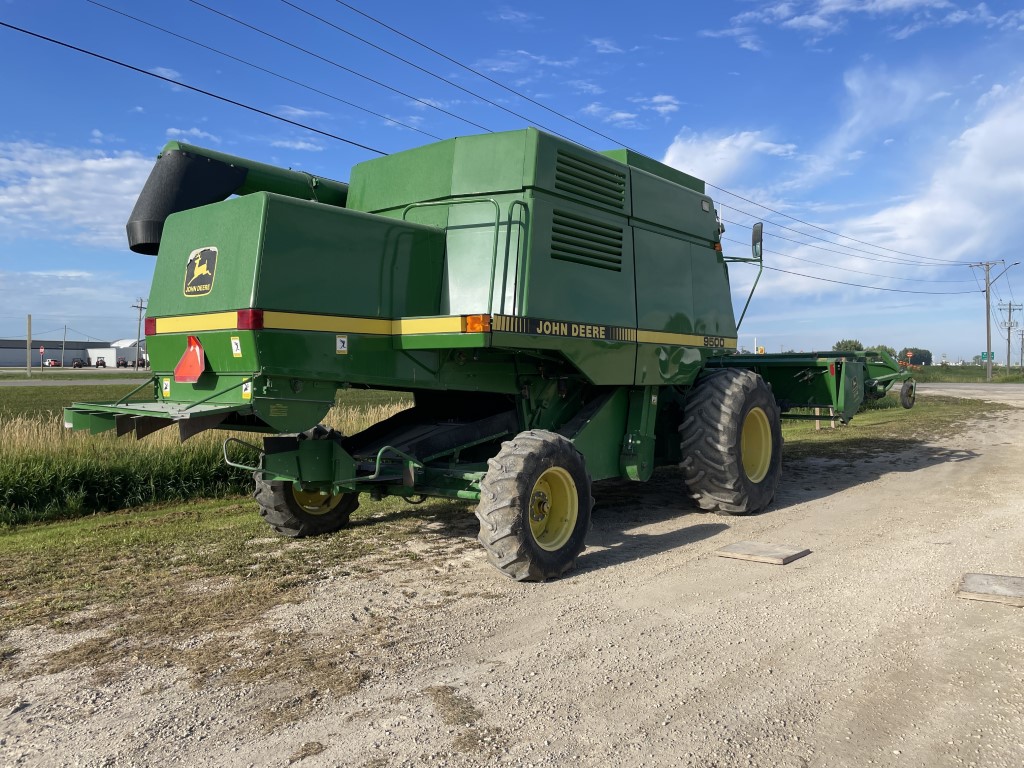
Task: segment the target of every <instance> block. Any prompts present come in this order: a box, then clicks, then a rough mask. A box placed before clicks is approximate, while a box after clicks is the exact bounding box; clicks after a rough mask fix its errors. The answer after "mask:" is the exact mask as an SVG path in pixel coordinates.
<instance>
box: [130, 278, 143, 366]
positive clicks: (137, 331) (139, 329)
mask: <svg viewBox="0 0 1024 768" xmlns="http://www.w3.org/2000/svg"><path fill="white" fill-rule="evenodd" d="M138 301H139V303H138V304H132V309H137V310H139V325H138V327H137V328H136V329H135V370H136V371H137V370H139V345H140V344H141V343H142V313H143V312H144V311H145V310H146V303H145V301H143V299H142V297H141V296H140V297H139V299H138Z"/></svg>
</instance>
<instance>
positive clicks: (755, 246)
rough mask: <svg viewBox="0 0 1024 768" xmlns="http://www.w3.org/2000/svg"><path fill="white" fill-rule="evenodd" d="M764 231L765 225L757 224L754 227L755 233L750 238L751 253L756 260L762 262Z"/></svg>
mask: <svg viewBox="0 0 1024 768" xmlns="http://www.w3.org/2000/svg"><path fill="white" fill-rule="evenodd" d="M763 230H764V224H763V223H762V222H760V221H759V222H757V224H755V225H754V231H753V233H752V235H751V237H750V252H751V254H752V255H753V257H754V258H755V259H757V260H758V261H760V260H761V235H762V232H763Z"/></svg>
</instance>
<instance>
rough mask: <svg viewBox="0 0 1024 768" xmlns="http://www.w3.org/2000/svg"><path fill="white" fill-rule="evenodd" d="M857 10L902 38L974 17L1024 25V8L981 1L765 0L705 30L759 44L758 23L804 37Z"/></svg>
mask: <svg viewBox="0 0 1024 768" xmlns="http://www.w3.org/2000/svg"><path fill="white" fill-rule="evenodd" d="M856 16H869V17H872V18H883V19H892V20H893V22H894V23H895V24H897V25H899V26H895V27H892V28H890V29H889V30H888V33H889V34H890V35H891V36H892V37H893V38H895V39H897V40H903V39H906V38H908V37H910V36H912V35H915V34H917V33H919V32H921V31H922V30H925V29H928V28H929V27H935V26H945V27H950V26H954V25H957V24H965V23H972V24H976V25H983V26H986V27H988V28H997V29H1001V30H1005V31H1016V30H1020V29H1022V28H1024V10H1016V9H1015V10H1010V11H1006V12H1005V13H1002V14H998V15H997V14H994V13H992V11H991V10H989V8H988V6H987V5H986V4H985V3H979V4H978V5H976V6H975V7H973V8H970V9H960V8H957V7H956V6H955V5H954V4H953V3H952V2H951V1H950V0H800V1H796V0H794V1H793V2H767V3H761V4H760V5H759V6H757V7H755V8H753V9H752V10H749V11H744V12H743V13H739V14H737V15H735V16H733V17H732V18H731V19H730V25H729V26H728V27H727V28H725V29H721V30H705V31H703V32H701V33H700V34H702V35H704V36H705V37H723V38H732V39H734V40H735V41H736V43H737V44H738V45H739V46H740V47H742V48H746V49H748V50H753V51H757V50H760V49H761V48H762V47H763V43H762V41H761V38H760V37H759V36H758V33H757V30H758V28H759V27H770V26H776V27H780V28H783V29H789V30H793V31H795V32H799V33H802V34H804V35H805V36H806V37H807V39H808V42H810V43H812V44H813V43H816V42H817V41H819V40H821V39H822V38H825V37H828V36H830V35H834V34H837V33H839V32H841V31H843V30H844V29H845V28H846V26H847V23H848V22H849V20H850V19H851V18H853V17H856Z"/></svg>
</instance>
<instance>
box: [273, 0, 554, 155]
mask: <svg viewBox="0 0 1024 768" xmlns="http://www.w3.org/2000/svg"><path fill="white" fill-rule="evenodd" d="M280 2H282V3H284V4H285V5H287V6H288V7H289V8H294V9H295V10H296V11H298V12H299V13H303V14H305V15H306V16H309V17H310V18H312V19H316V20H317V21H319V22H321V23H322V24H326V25H327V26H329V27H331V28H332V29H335V30H337V31H338V32H341V33H342V34H344V35H348V36H349V37H351V38H353V39H355V40H358V41H359V42H361V43H363V44H364V45H368V46H370V47H371V48H373V49H374V50H377V51H380V52H381V53H383V54H386V55H388V56H390V57H391V58H393V59H397V60H398V61H400V62H402V63H403V64H407V65H408V66H410V67H412V68H413V69H415V70H418V71H419V72H422V73H424V74H426V75H430V76H431V77H433V78H435V79H437V80H440V81H441V82H442V83H446V84H447V85H450V86H451V87H452V88H457V89H459V90H460V91H462V92H463V93H466V94H469V95H470V96H472V97H473V98H475V99H480V100H481V101H483V102H485V103H487V104H490V105H491V106H492V107H497V108H498V109H500V110H502V111H503V112H507V113H508V114H510V115H512V116H513V117H518V118H519V119H520V120H523V121H525V122H526V123H527V124H530V123H533V124H534V125H536V126H537V127H538V128H541V129H543V130H545V131H547V132H548V133H553V134H554V135H555V136H558V137H560V138H563V139H565V140H566V141H571V139H570V138H569V137H568V136H565V135H563V134H561V133H559V132H558V131H556V130H555V129H554V128H548V127H547V126H544V125H541V124H540V123H538V122H536V121H535V120H531V119H530V118H528V117H526V116H525V115H521V114H519V113H518V112H515V111H513V110H511V109H509V108H508V107H506V106H504V105H502V104H499V103H498V102H496V101H492V100H491V99H489V98H487V97H486V96H482V95H480V94H479V93H477V92H475V91H471V90H470V89H469V88H466V87H464V86H462V85H459V84H458V83H456V82H454V81H453V80H449V79H448V78H447V77H444V76H442V75H439V74H437V73H436V72H431V71H430V70H429V69H427V68H426V67H421V66H420V65H419V64H416V63H415V62H412V61H409V60H408V59H406V58H403V57H402V56H399V55H398V54H397V53H395V52H394V51H389V50H388V49H387V48H384V47H383V46H380V45H377V44H376V43H374V42H371V41H369V40H367V39H366V38H363V37H360V36H359V35H357V34H355V33H354V32H351V31H350V30H347V29H345V28H344V27H341V26H339V25H337V24H335V23H334V22H332V21H329V20H328V19H325V18H323V17H322V16H317V15H316V14H315V13H313V12H312V11H307V10H306V9H305V8H301V7H299V6H298V5H296V4H295V3H293V2H290V0H280Z"/></svg>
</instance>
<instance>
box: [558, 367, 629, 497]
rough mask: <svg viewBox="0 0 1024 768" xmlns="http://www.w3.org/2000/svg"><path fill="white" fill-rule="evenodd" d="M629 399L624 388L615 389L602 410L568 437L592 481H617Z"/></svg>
mask: <svg viewBox="0 0 1024 768" xmlns="http://www.w3.org/2000/svg"><path fill="white" fill-rule="evenodd" d="M628 412H629V395H628V390H627V389H626V388H625V387H620V388H619V389H617V390H616V391H615V392H614V393H613V394H612V396H611V397H610V398H609V399H608V400H607V402H605V403H604V405H603V407H602V408H601V409H600V410H599V411H597V413H595V414H594V415H593V416H591V417H590V418H588V419H586V420H585V421H584V423H583V424H582V425H580V426H579V428H578V429H577V430H576V431H575V433H574V434H570V435H569V437H570V438H571V439H572V442H573V444H574V445H575V446H576V449H577V450H578V451H579V452H580V453H582V454H583V458H584V459H585V460H586V462H587V472H589V473H590V477H591V479H593V480H595V481H596V480H606V479H608V478H610V477H619V476H620V471H619V453H620V450H621V447H622V438H623V435H624V434H625V433H626V416H627V413H628Z"/></svg>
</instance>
